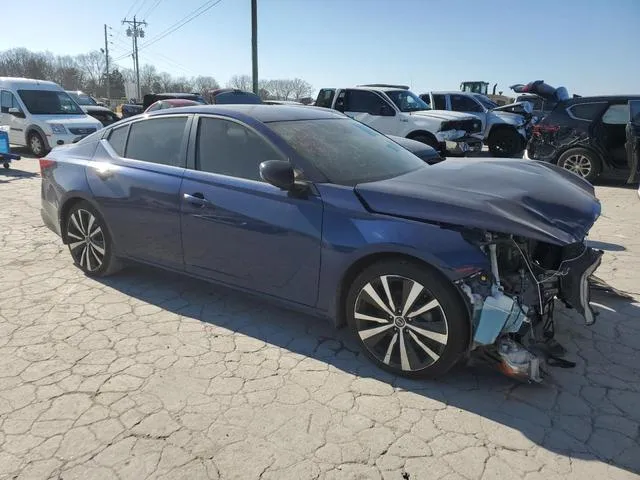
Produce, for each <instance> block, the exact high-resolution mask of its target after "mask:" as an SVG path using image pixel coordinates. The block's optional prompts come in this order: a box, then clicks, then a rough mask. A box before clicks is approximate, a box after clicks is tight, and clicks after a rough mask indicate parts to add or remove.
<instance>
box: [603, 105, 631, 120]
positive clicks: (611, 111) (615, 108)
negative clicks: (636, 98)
mask: <svg viewBox="0 0 640 480" xmlns="http://www.w3.org/2000/svg"><path fill="white" fill-rule="evenodd" d="M628 122H629V104H628V103H624V104H618V105H611V106H610V107H609V108H608V109H607V111H606V112H604V115H602V123H606V124H608V125H626V124H627V123H628Z"/></svg>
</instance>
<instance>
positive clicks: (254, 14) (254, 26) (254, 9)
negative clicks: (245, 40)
mask: <svg viewBox="0 0 640 480" xmlns="http://www.w3.org/2000/svg"><path fill="white" fill-rule="evenodd" d="M257 3H258V0H251V63H252V66H253V93H255V94H256V95H260V92H259V91H258V5H257Z"/></svg>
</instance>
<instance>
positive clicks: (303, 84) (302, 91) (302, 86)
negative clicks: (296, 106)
mask: <svg viewBox="0 0 640 480" xmlns="http://www.w3.org/2000/svg"><path fill="white" fill-rule="evenodd" d="M290 82H291V88H292V95H293V99H294V100H296V101H300V99H301V98H304V97H310V96H311V94H312V93H313V87H312V86H311V84H310V83H309V82H307V81H306V80H302V79H300V78H294V79H293V80H290Z"/></svg>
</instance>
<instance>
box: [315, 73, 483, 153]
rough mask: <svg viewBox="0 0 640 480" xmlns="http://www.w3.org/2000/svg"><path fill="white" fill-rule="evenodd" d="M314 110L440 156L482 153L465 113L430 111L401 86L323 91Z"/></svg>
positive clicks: (475, 127)
mask: <svg viewBox="0 0 640 480" xmlns="http://www.w3.org/2000/svg"><path fill="white" fill-rule="evenodd" d="M315 106H316V107H324V108H332V109H334V110H338V111H340V112H343V113H344V114H345V115H348V116H349V117H351V118H353V119H355V120H358V121H359V122H362V123H364V124H366V125H369V126H370V127H372V128H374V129H376V130H378V131H379V132H381V133H384V134H385V135H396V136H399V137H405V138H410V139H413V140H417V141H419V142H422V143H426V144H427V145H430V146H431V147H433V148H435V149H436V150H438V151H440V152H442V153H444V154H447V153H448V154H456V155H460V154H463V155H464V154H468V153H470V152H479V151H480V150H481V149H482V137H483V134H482V122H481V121H480V119H479V118H478V117H476V116H475V115H471V114H468V113H458V112H447V111H441V110H432V109H431V107H429V105H427V104H426V103H425V102H423V101H422V100H421V99H420V97H418V96H417V95H416V94H415V93H413V92H411V91H410V90H409V87H407V86H404V85H381V84H374V85H358V86H357V87H353V88H323V89H321V90H320V92H319V93H318V98H317V99H316V102H315Z"/></svg>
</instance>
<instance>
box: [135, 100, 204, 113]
mask: <svg viewBox="0 0 640 480" xmlns="http://www.w3.org/2000/svg"><path fill="white" fill-rule="evenodd" d="M194 105H202V102H197V101H195V100H187V99H185V98H169V99H167V100H158V101H157V102H155V103H152V104H151V105H149V108H147V109H146V110H145V111H144V113H149V112H155V111H156V110H164V109H166V108H176V107H192V106H194Z"/></svg>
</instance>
